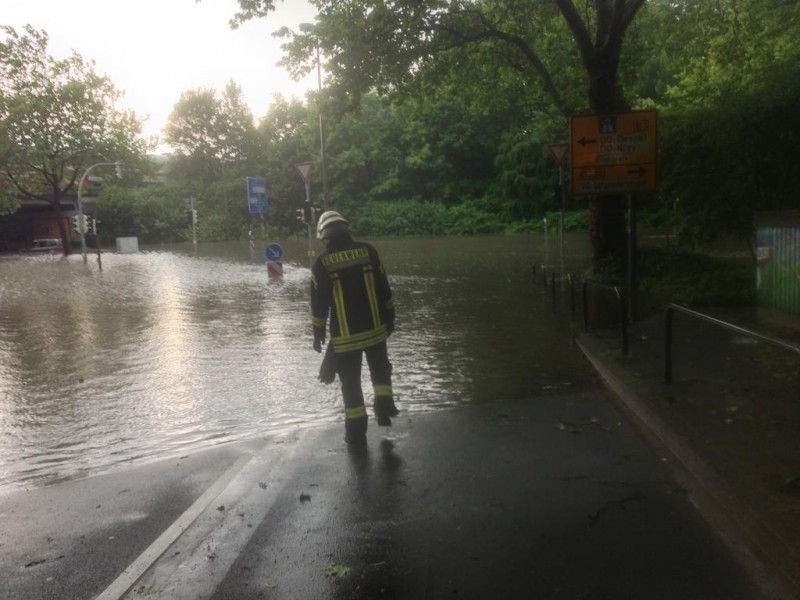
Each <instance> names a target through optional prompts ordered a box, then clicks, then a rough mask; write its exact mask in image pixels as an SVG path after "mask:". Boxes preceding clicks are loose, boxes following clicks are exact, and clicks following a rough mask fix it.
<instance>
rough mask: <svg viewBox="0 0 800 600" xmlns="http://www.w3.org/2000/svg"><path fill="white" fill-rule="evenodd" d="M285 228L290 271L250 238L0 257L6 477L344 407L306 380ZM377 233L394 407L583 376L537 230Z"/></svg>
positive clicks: (298, 288) (26, 477) (60, 470)
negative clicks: (525, 233) (414, 235)
mask: <svg viewBox="0 0 800 600" xmlns="http://www.w3.org/2000/svg"><path fill="white" fill-rule="evenodd" d="M282 243H283V244H284V247H285V249H286V254H287V264H286V265H285V269H284V271H285V276H284V278H283V279H282V280H269V279H268V278H267V273H266V269H265V267H264V261H263V258H262V257H261V256H258V257H256V258H255V260H253V258H252V257H251V255H250V252H249V249H248V246H247V244H213V245H208V246H203V245H201V246H200V247H199V248H198V252H197V256H195V255H194V254H193V253H192V252H191V251H187V250H190V249H191V246H189V247H188V248H187V247H186V246H183V247H176V248H161V249H158V250H154V251H147V252H142V253H139V254H134V255H117V254H111V253H109V254H107V255H105V256H104V258H103V270H102V271H99V270H98V269H97V267H96V264H92V262H91V261H90V264H89V265H88V266H87V265H84V264H83V263H82V260H81V258H80V256H76V257H68V258H62V257H21V256H18V257H4V258H2V259H0V489H3V488H5V489H9V488H12V487H14V486H18V485H23V484H26V483H30V482H35V483H43V482H52V481H57V480H60V479H62V478H69V477H73V476H75V475H77V474H80V473H83V472H97V471H100V470H104V469H107V468H110V467H112V466H114V465H118V464H119V463H122V462H125V461H131V460H137V459H147V458H155V457H161V456H164V455H166V454H167V453H170V452H177V451H179V452H186V451H188V450H189V449H193V448H199V447H201V446H204V445H208V444H211V443H217V442H220V441H230V440H235V439H242V438H247V437H251V436H255V435H258V434H260V433H262V432H264V431H266V430H272V429H281V428H285V427H291V426H299V425H307V424H310V423H319V422H332V421H338V420H339V419H340V418H341V412H342V410H341V406H340V399H339V392H338V388H337V386H336V385H333V386H323V385H322V384H320V383H319V382H318V381H317V380H316V373H317V370H318V367H319V356H318V355H317V354H316V353H314V352H313V350H312V349H311V326H310V318H309V316H308V294H307V286H308V276H309V271H308V266H307V265H308V263H307V258H306V249H307V248H306V246H305V240H286V241H283V242H282ZM375 243H376V245H378V246H379V248H380V251H381V255H382V257H383V259H384V262H385V263H386V266H387V270H388V271H389V274H390V278H391V281H392V285H393V289H394V292H395V296H396V304H397V306H398V330H397V332H396V334H395V335H394V336H393V337H392V339H391V340H390V348H389V349H390V357H391V359H392V362H393V363H394V366H395V373H396V376H395V389H396V391H397V393H398V394H399V396H400V401H399V403H400V405H401V408H402V409H403V410H405V411H409V412H412V413H413V412H415V411H427V410H433V409H436V408H438V407H442V406H451V405H453V404H456V403H461V402H481V401H485V400H492V399H496V398H533V397H535V396H536V395H537V394H541V393H542V392H543V390H550V389H552V388H553V387H556V388H557V387H569V386H580V385H583V384H584V383H585V382H586V381H588V375H589V373H588V369H587V368H586V365H585V364H584V363H583V361H582V360H581V358H580V357H579V356H578V355H577V353H576V352H575V350H574V348H572V347H570V345H569V343H568V341H567V340H565V338H564V337H563V335H562V334H561V333H560V332H559V331H557V330H556V326H555V324H554V323H553V319H552V318H551V317H550V309H549V308H548V307H547V306H546V302H545V301H544V299H543V298H542V296H541V294H540V292H539V291H538V290H537V289H536V288H534V286H532V285H531V282H530V272H531V265H532V263H533V260H532V257H533V256H536V255H537V253H538V255H539V256H541V255H542V248H541V244H542V238H538V237H514V238H504V237H487V238H470V239H412V240H408V239H392V240H376V241H375ZM575 243H576V244H582V243H583V242H582V241H580V240H579V239H577V238H576V241H575ZM575 255H576V256H577V258H576V260H585V259H584V258H583V256H582V255H581V253H575ZM293 257H297V258H296V259H293ZM365 372H366V370H365ZM366 378H367V375H366V374H365V389H369V385H368V381H367V380H366Z"/></svg>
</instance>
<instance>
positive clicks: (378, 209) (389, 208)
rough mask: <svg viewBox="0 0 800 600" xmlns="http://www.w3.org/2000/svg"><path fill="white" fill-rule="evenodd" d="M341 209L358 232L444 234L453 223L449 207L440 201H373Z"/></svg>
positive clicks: (363, 233) (359, 233)
mask: <svg viewBox="0 0 800 600" xmlns="http://www.w3.org/2000/svg"><path fill="white" fill-rule="evenodd" d="M341 210H342V211H344V213H345V214H346V215H347V218H348V220H349V221H350V227H351V229H352V230H353V232H354V233H355V234H357V235H441V234H444V233H446V231H447V228H448V226H449V223H450V215H449V213H448V210H447V208H446V207H445V206H444V205H443V204H441V203H437V202H427V203H423V202H417V201H414V200H403V201H397V202H370V203H367V204H348V205H347V206H346V207H342V209H341Z"/></svg>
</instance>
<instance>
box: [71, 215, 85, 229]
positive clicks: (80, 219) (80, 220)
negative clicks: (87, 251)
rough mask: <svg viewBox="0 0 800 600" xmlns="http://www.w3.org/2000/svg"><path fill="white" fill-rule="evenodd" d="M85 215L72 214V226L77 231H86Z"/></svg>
mask: <svg viewBox="0 0 800 600" xmlns="http://www.w3.org/2000/svg"><path fill="white" fill-rule="evenodd" d="M86 224H87V220H86V215H72V228H73V229H74V230H75V231H77V232H79V233H80V232H81V231H83V232H84V233H86Z"/></svg>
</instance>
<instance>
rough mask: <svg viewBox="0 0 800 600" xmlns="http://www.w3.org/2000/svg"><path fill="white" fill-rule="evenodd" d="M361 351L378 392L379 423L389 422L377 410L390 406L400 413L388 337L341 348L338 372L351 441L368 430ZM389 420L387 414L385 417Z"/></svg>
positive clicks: (347, 433) (376, 402)
mask: <svg viewBox="0 0 800 600" xmlns="http://www.w3.org/2000/svg"><path fill="white" fill-rule="evenodd" d="M362 353H363V354H365V355H366V357H367V365H368V366H369V374H370V379H371V380H372V389H373V393H374V395H375V408H376V416H378V417H379V419H378V424H379V425H383V424H387V425H390V424H391V421H389V422H388V423H386V422H385V420H383V419H381V418H380V416H381V415H379V414H378V411H379V410H381V411H384V409H383V407H385V406H389V407H391V409H386V410H391V411H392V412H391V414H393V415H394V414H397V412H396V409H395V408H394V399H393V395H392V363H390V362H389V355H388V352H387V350H386V341H385V340H384V341H382V342H379V343H377V344H375V345H374V346H370V347H369V348H365V349H364V350H354V351H352V352H342V353H339V354H337V355H336V372H337V373H338V374H339V381H341V383H342V397H343V398H344V408H345V437H346V439H348V440H350V441H360V440H361V439H362V438H363V437H364V436H365V435H366V433H367V409H366V407H365V406H364V393H363V391H362V389H361V365H362ZM386 420H388V417H386Z"/></svg>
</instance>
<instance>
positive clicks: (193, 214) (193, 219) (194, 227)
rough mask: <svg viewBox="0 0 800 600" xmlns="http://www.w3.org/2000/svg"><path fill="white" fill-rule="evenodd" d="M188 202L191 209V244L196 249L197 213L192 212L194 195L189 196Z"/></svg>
mask: <svg viewBox="0 0 800 600" xmlns="http://www.w3.org/2000/svg"><path fill="white" fill-rule="evenodd" d="M189 203H190V205H191V211H192V244H194V249H195V251H197V213H196V212H194V196H189Z"/></svg>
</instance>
